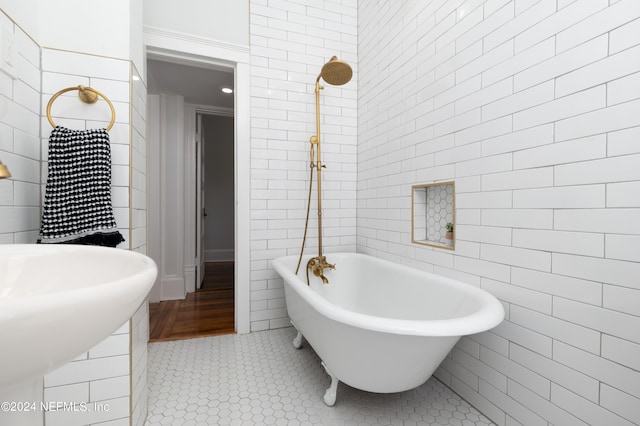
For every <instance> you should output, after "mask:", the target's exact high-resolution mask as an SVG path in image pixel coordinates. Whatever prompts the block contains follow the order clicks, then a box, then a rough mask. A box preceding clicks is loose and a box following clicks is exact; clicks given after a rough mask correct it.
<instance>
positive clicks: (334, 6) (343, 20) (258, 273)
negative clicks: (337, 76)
mask: <svg viewBox="0 0 640 426" xmlns="http://www.w3.org/2000/svg"><path fill="white" fill-rule="evenodd" d="M341 3H342V4H340V2H316V3H313V2H305V3H301V2H299V1H294V0H283V1H278V2H273V1H269V2H267V1H266V0H251V3H250V12H251V330H252V331H259V330H265V329H270V328H279V327H285V326H288V325H289V319H288V317H287V313H286V309H285V308H284V290H283V283H282V280H281V278H280V277H279V276H278V275H277V274H276V272H275V271H274V270H273V268H271V266H270V260H272V259H274V258H276V257H278V256H284V255H294V254H299V253H300V246H301V244H302V237H303V231H304V221H305V214H306V203H307V195H308V188H309V174H310V168H309V162H310V160H309V147H310V143H309V139H310V137H311V136H312V135H314V134H315V133H316V128H315V94H314V89H315V81H316V78H317V77H318V75H319V73H320V70H321V68H322V65H323V64H324V63H325V62H327V61H328V60H329V59H330V58H331V57H332V56H334V55H335V56H337V57H338V58H340V59H342V60H344V61H346V62H348V63H349V64H350V65H351V67H352V68H353V72H354V75H353V78H352V80H351V81H350V82H349V83H347V84H345V85H343V86H332V85H330V84H327V83H325V82H324V81H321V82H320V83H321V85H322V86H323V87H324V89H323V90H322V91H321V92H320V113H321V120H320V122H321V129H320V135H321V144H322V145H321V149H322V162H323V164H325V165H326V168H325V169H323V173H322V179H323V182H322V192H323V196H324V200H323V204H322V207H323V215H322V217H323V223H322V224H323V231H324V232H323V252H324V253H327V254H328V253H331V252H337V251H355V249H356V205H355V199H356V190H357V186H356V172H357V148H356V144H357V136H356V134H357V118H356V111H357V83H356V82H357V75H358V73H357V65H358V63H357V60H358V57H357V22H356V17H357V6H356V2H355V1H342V2H341ZM313 182H314V183H313V194H312V205H311V214H310V219H309V230H308V234H307V243H306V248H305V253H306V254H313V253H314V252H315V253H316V254H317V249H318V239H317V234H318V228H317V217H318V216H317V192H316V190H315V188H316V176H315V174H314V177H313ZM330 260H331V259H330V257H329V261H330Z"/></svg>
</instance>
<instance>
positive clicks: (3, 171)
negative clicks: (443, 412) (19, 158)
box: [0, 161, 11, 179]
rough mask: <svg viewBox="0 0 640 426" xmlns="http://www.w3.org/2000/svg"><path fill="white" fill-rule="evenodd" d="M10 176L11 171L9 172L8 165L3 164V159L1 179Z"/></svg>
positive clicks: (0, 164)
mask: <svg viewBox="0 0 640 426" xmlns="http://www.w3.org/2000/svg"><path fill="white" fill-rule="evenodd" d="M10 177H11V173H9V169H7V166H5V165H4V164H2V161H0V179H6V178H10Z"/></svg>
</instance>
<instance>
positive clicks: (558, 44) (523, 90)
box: [357, 0, 640, 426]
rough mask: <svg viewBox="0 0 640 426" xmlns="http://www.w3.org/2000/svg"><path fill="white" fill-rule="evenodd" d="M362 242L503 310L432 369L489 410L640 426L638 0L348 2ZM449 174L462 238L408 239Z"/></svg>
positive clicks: (562, 421)
mask: <svg viewBox="0 0 640 426" xmlns="http://www.w3.org/2000/svg"><path fill="white" fill-rule="evenodd" d="M358 61H359V62H358V75H359V81H358V84H359V87H360V90H359V92H358V132H357V133H358V145H357V146H358V151H357V155H358V178H357V188H358V191H357V224H358V227H357V249H358V251H361V252H366V253H370V254H373V255H376V256H379V257H384V258H389V259H392V260H395V261H399V262H402V263H406V264H410V265H412V266H414V267H419V268H422V269H425V270H433V271H435V272H436V273H440V274H443V275H447V276H451V277H454V278H457V279H460V280H462V281H466V282H469V283H471V284H473V285H477V286H480V287H482V288H485V289H486V290H488V291H490V292H491V293H493V294H494V295H496V296H497V297H498V298H499V299H500V300H501V301H502V302H503V305H504V306H505V308H506V312H507V317H506V320H505V321H504V322H503V323H502V324H501V325H500V326H498V327H497V328H495V329H494V330H493V331H490V332H487V333H482V334H479V335H474V336H469V337H464V338H463V339H462V340H461V341H460V343H459V344H458V346H457V347H456V349H454V350H453V351H452V353H451V354H450V355H449V357H448V358H447V359H446V361H445V362H444V364H443V365H442V367H441V368H440V369H439V370H438V372H437V377H438V378H440V379H441V380H443V381H444V382H445V383H446V384H448V385H449V386H451V387H452V388H453V390H455V391H456V392H458V393H459V394H460V395H461V396H463V397H464V398H465V399H466V400H467V401H469V402H470V403H472V404H473V405H475V406H476V407H477V408H479V409H480V410H481V411H482V412H483V413H484V414H486V415H487V416H489V417H490V418H491V419H492V420H493V421H494V422H496V423H497V424H499V425H518V424H522V425H543V426H547V425H551V424H553V425H587V424H611V425H613V424H616V425H632V424H640V411H639V410H638V408H637V407H638V406H640V385H639V384H640V373H639V369H640V365H639V363H638V359H639V358H640V331H639V330H640V308H638V306H640V281H639V280H638V277H640V256H639V255H638V253H639V252H640V225H639V224H640V198H639V195H638V194H639V193H640V173H639V172H638V170H640V168H639V167H638V165H639V164H640V157H638V153H639V152H640V148H639V146H640V144H639V143H638V141H639V140H640V114H638V111H640V89H639V88H640V3H639V2H637V1H635V0H619V1H608V0H593V1H589V2H579V1H552V0H539V1H538V0H527V1H521V0H519V1H508V0H501V1H491V0H487V1H481V0H478V1H467V2H452V1H447V0H434V1H430V2H359V4H358ZM444 180H455V181H456V187H457V194H456V209H457V211H456V218H457V222H458V224H457V228H456V250H455V252H453V253H448V254H447V258H446V259H444V258H443V257H442V256H443V250H438V249H434V248H428V247H422V246H417V245H414V244H411V234H410V232H411V229H410V227H411V223H410V222H411V205H410V203H411V198H410V195H411V193H410V191H411V185H412V184H421V183H431V182H435V181H444Z"/></svg>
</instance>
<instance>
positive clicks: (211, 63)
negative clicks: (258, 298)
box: [144, 28, 251, 334]
mask: <svg viewBox="0 0 640 426" xmlns="http://www.w3.org/2000/svg"><path fill="white" fill-rule="evenodd" d="M144 36H145V47H146V50H147V58H153V59H158V60H162V61H169V62H178V63H182V64H185V65H190V66H200V67H205V68H206V67H209V68H220V67H224V68H227V69H228V68H232V69H233V70H234V89H235V90H234V111H233V116H234V162H235V165H234V169H235V178H234V188H235V232H234V234H235V266H234V269H235V271H234V277H235V279H234V287H235V290H234V298H235V330H236V333H238V334H244V333H249V332H250V331H251V329H250V287H251V251H250V238H251V234H250V227H251V220H250V217H251V216H250V200H251V196H250V188H251V186H250V174H251V156H250V137H251V136H250V117H251V109H250V82H251V81H250V65H249V59H250V54H249V47H248V46H247V47H246V48H244V46H237V45H224V44H221V43H209V42H207V41H202V40H195V39H191V40H185V39H184V37H183V35H181V34H174V33H171V32H169V31H166V32H162V33H159V32H158V31H147V29H146V28H145V30H144ZM193 125H194V130H195V116H194V121H193ZM193 145H194V144H188V143H185V144H184V148H185V158H184V162H185V163H184V165H183V166H184V174H185V176H184V182H185V189H186V188H187V185H189V183H188V181H189V180H190V179H191V175H194V173H192V171H193V170H192V169H193V167H190V165H193V164H194V162H195V147H194V146H193ZM189 156H190V157H189ZM187 157H189V158H187ZM189 188H194V186H190V187H189ZM189 192H191V193H192V195H191V196H192V197H194V195H195V194H193V191H186V192H185V196H186V195H187V194H188V193H189ZM149 196H153V194H149ZM184 217H185V219H186V218H187V217H191V218H192V219H193V218H195V200H193V202H188V200H186V199H185V216H184ZM193 222H194V223H193V225H192V226H188V224H187V223H185V229H184V234H183V235H184V239H185V249H186V248H187V247H192V248H194V249H195V241H193V240H194V239H195V220H193ZM189 228H192V229H189ZM148 231H149V232H150V233H151V232H158V233H159V232H160V230H159V229H149V230H148ZM187 243H189V244H190V245H187ZM185 251H187V250H185ZM194 251H195V250H194ZM193 260H195V258H194V259H193ZM193 260H192V263H193ZM185 278H186V277H185ZM188 281H191V282H192V283H193V284H194V285H195V277H194V279H193V280H185V287H186V285H187V282H188ZM185 290H186V288H185Z"/></svg>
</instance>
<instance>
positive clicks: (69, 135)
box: [38, 126, 124, 247]
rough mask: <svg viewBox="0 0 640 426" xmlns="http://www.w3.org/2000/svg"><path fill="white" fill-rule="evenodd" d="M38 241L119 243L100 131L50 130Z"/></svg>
mask: <svg viewBox="0 0 640 426" xmlns="http://www.w3.org/2000/svg"><path fill="white" fill-rule="evenodd" d="M48 161H49V166H48V170H49V172H48V177H47V185H46V188H45V196H44V208H43V211H42V225H41V228H40V239H39V240H38V242H39V243H66V244H91V245H100V246H109V247H115V246H117V245H118V244H119V243H121V242H122V241H124V238H122V234H120V232H118V230H117V226H116V221H115V218H114V216H113V208H112V204H111V148H110V145H109V134H108V133H107V131H106V129H93V130H71V129H67V128H65V127H61V126H56V127H55V128H54V129H53V130H52V131H51V136H50V137H49V159H48Z"/></svg>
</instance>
